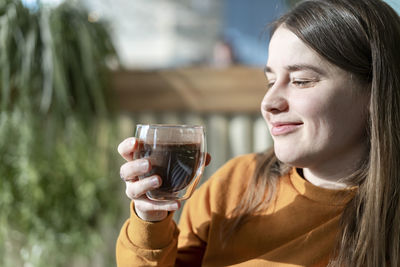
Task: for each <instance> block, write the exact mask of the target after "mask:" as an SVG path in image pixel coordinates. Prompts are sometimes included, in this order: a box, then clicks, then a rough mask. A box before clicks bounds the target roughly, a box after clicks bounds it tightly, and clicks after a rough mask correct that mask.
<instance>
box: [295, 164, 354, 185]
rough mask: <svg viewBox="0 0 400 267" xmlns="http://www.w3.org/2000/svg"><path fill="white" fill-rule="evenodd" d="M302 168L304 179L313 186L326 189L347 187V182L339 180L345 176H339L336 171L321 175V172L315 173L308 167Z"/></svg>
mask: <svg viewBox="0 0 400 267" xmlns="http://www.w3.org/2000/svg"><path fill="white" fill-rule="evenodd" d="M302 170H303V177H304V179H306V180H307V181H309V182H310V183H312V184H313V185H315V186H318V187H323V188H328V189H344V188H347V187H349V185H348V184H346V183H344V182H341V181H340V180H341V179H343V178H344V177H346V176H341V175H340V174H338V173H335V174H334V175H323V174H322V173H318V172H317V173H316V172H315V171H313V170H311V169H309V168H303V169H302ZM343 175H345V174H343Z"/></svg>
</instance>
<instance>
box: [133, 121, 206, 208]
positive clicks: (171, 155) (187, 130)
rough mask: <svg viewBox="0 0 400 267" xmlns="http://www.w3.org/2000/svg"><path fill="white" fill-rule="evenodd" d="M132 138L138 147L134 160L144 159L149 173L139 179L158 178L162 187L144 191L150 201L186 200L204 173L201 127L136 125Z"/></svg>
mask: <svg viewBox="0 0 400 267" xmlns="http://www.w3.org/2000/svg"><path fill="white" fill-rule="evenodd" d="M135 137H136V139H137V141H138V143H139V145H138V147H137V149H136V150H135V153H134V159H139V158H146V159H148V160H149V161H150V165H151V170H150V171H149V172H148V173H146V174H144V175H143V176H139V179H143V178H146V177H149V176H151V175H159V176H160V177H161V180H162V184H161V186H160V187H159V188H157V189H154V190H151V191H148V192H147V193H146V195H147V197H148V198H149V199H152V200H184V199H187V198H189V197H190V196H191V195H192V193H193V191H194V189H195V188H196V186H197V184H198V183H199V181H200V178H201V176H202V174H203V171H204V166H205V161H206V140H205V133H204V128H203V126H197V125H170V124H146V125H145V124H138V125H137V126H136V134H135Z"/></svg>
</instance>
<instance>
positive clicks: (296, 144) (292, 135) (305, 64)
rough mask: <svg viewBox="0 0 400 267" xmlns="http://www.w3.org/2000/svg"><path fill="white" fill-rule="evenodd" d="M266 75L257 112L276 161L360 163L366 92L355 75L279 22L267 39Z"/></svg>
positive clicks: (311, 164)
mask: <svg viewBox="0 0 400 267" xmlns="http://www.w3.org/2000/svg"><path fill="white" fill-rule="evenodd" d="M266 76H267V78H268V83H269V86H268V87H269V89H268V91H267V93H266V95H265V97H264V99H263V101H262V105H261V110H262V114H263V116H264V118H265V120H266V121H267V124H268V127H269V130H270V133H271V135H272V137H273V140H274V149H275V154H276V156H277V157H278V159H280V160H281V161H282V162H285V163H288V164H290V165H293V166H296V167H303V168H313V167H318V168H320V167H326V168H346V167H348V164H355V163H358V162H359V161H360V159H361V158H362V157H363V155H365V153H366V137H365V131H366V124H367V116H368V105H369V104H368V103H369V94H368V93H367V91H368V90H367V88H362V86H361V85H360V83H359V82H357V81H356V78H354V77H352V76H351V74H350V73H348V72H346V71H344V70H342V69H340V68H338V67H336V66H334V65H332V64H330V63H329V62H328V61H326V60H325V59H323V58H322V57H320V56H319V55H318V54H317V53H316V52H315V51H314V50H312V49H311V48H309V47H308V46H307V45H306V44H305V43H303V42H302V41H301V40H300V39H299V38H298V37H297V36H296V35H295V34H294V33H292V32H291V31H289V30H288V29H286V28H285V27H283V26H281V27H279V28H278V29H277V30H276V31H275V33H274V35H273V36H272V39H271V41H270V45H269V58H268V63H267V66H266ZM346 164H347V165H346Z"/></svg>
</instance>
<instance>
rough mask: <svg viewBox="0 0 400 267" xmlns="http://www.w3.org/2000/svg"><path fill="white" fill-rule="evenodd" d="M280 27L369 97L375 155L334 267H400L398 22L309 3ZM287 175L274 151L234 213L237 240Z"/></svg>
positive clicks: (360, 178) (357, 0)
mask: <svg viewBox="0 0 400 267" xmlns="http://www.w3.org/2000/svg"><path fill="white" fill-rule="evenodd" d="M279 26H284V27H286V28H287V29H289V30H290V31H292V32H293V33H294V34H296V35H297V37H299V38H300V39H301V40H302V41H303V42H305V43H306V44H307V45H308V46H309V47H311V48H312V49H313V50H315V51H316V52H317V53H318V54H319V55H321V56H322V57H323V58H325V59H326V60H328V61H329V62H331V63H332V64H334V65H336V66H338V67H340V68H342V69H344V70H346V71H348V72H349V73H351V74H352V75H354V76H356V77H357V78H358V80H359V81H360V83H362V84H364V85H365V86H363V88H365V90H369V94H370V107H369V121H368V125H367V130H366V134H368V137H369V138H368V139H369V140H368V141H369V147H370V149H369V155H366V160H365V161H363V164H364V166H363V169H362V171H358V172H357V174H356V175H352V178H353V183H356V184H358V185H359V190H358V193H357V195H356V196H355V197H354V199H353V200H352V201H351V202H350V203H349V204H348V205H347V207H346V209H345V211H344V212H343V215H342V219H341V233H340V236H339V237H338V245H337V251H336V252H335V253H334V255H336V256H335V258H334V259H332V260H331V262H330V266H356V267H357V266H366V267H369V266H371V267H378V266H386V265H390V266H400V259H399V254H400V48H399V45H400V18H399V15H398V14H397V13H396V12H395V11H394V10H393V9H392V8H391V7H390V6H389V5H388V4H386V3H384V2H383V1H381V0H306V1H302V2H301V3H299V4H298V5H297V6H296V7H295V8H294V9H293V10H291V11H290V12H288V13H286V14H285V15H283V16H282V17H281V18H280V19H278V20H277V21H276V22H275V23H274V25H273V31H274V29H276V28H277V27H279ZM273 31H272V32H273ZM360 168H361V167H360ZM287 172H288V167H287V166H286V165H285V164H282V163H281V162H279V160H278V159H277V158H276V157H275V155H274V153H273V151H272V150H270V151H268V152H266V153H264V154H262V155H258V166H257V168H256V171H255V174H254V176H253V178H252V180H251V182H250V183H249V185H248V188H247V191H246V194H245V196H244V197H243V199H242V201H241V203H240V205H239V206H238V207H237V208H236V209H235V210H234V211H233V213H232V214H233V215H234V216H235V217H237V219H236V221H235V222H234V223H233V224H232V227H231V228H230V230H231V231H230V232H231V233H232V232H233V231H234V229H235V228H238V227H240V226H241V225H242V224H243V223H244V222H245V221H246V218H248V217H249V216H251V214H253V213H254V212H257V211H259V210H260V209H263V208H265V207H266V206H267V205H268V204H269V203H270V202H271V200H272V199H273V196H274V193H275V192H276V186H277V181H278V179H279V177H280V176H282V175H283V174H285V173H287Z"/></svg>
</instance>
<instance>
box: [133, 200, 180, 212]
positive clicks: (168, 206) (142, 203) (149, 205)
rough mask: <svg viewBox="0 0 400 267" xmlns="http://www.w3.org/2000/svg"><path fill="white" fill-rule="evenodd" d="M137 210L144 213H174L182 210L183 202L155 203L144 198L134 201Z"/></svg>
mask: <svg viewBox="0 0 400 267" xmlns="http://www.w3.org/2000/svg"><path fill="white" fill-rule="evenodd" d="M134 202H135V208H136V210H139V211H142V212H151V211H174V210H177V209H179V208H180V206H181V202H180V201H178V200H176V201H154V200H150V199H148V198H147V197H146V196H142V197H140V198H138V199H135V200H134Z"/></svg>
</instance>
